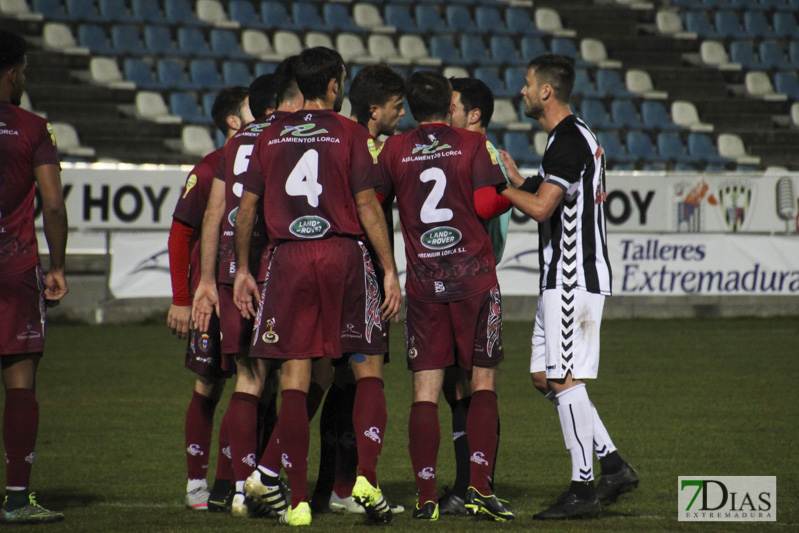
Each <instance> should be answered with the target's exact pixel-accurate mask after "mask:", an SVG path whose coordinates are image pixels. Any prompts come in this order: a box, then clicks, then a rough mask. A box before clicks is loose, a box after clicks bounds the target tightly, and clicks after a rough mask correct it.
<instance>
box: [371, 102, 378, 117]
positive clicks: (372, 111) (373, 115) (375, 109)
mask: <svg viewBox="0 0 799 533" xmlns="http://www.w3.org/2000/svg"><path fill="white" fill-rule="evenodd" d="M377 109H378V107H377V106H376V105H370V106H369V118H371V119H372V120H377Z"/></svg>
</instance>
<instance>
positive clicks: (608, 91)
mask: <svg viewBox="0 0 799 533" xmlns="http://www.w3.org/2000/svg"><path fill="white" fill-rule="evenodd" d="M596 89H597V92H598V93H599V94H601V95H604V96H607V97H612V98H638V95H637V94H635V93H631V92H630V91H628V90H627V86H626V85H625V84H624V82H623V81H622V79H621V75H620V74H619V71H617V70H613V69H609V68H600V69H597V71H596Z"/></svg>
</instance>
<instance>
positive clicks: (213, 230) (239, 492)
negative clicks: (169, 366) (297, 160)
mask: <svg viewBox="0 0 799 533" xmlns="http://www.w3.org/2000/svg"><path fill="white" fill-rule="evenodd" d="M294 62H295V60H294V59H292V58H289V59H287V60H285V61H283V62H282V63H281V64H280V65H279V66H278V68H277V69H276V71H275V74H274V75H273V83H274V85H273V86H274V92H275V100H276V101H275V102H274V104H273V106H272V107H273V108H272V109H270V110H269V112H268V113H267V112H266V111H267V110H266V109H264V108H261V109H257V110H256V111H257V112H259V116H258V119H257V120H256V121H254V122H252V123H251V124H249V125H247V126H246V127H245V128H243V129H242V130H241V131H239V132H238V133H237V134H236V135H234V136H233V138H232V139H231V140H230V142H229V143H228V144H227V145H226V146H225V149H224V151H223V154H222V157H221V160H220V164H219V167H218V170H217V172H216V174H215V178H216V179H214V180H213V184H212V186H211V193H210V199H209V201H208V208H207V210H206V213H205V217H204V221H203V241H202V261H201V263H202V265H201V270H202V274H201V278H202V279H201V281H200V286H199V287H198V290H197V293H196V297H195V309H196V311H195V315H196V316H197V318H198V320H199V322H200V325H199V326H198V327H199V328H200V329H201V330H202V329H204V328H206V327H207V324H210V317H211V316H213V312H214V304H218V306H219V309H218V316H219V318H220V321H221V329H222V335H223V338H222V351H223V353H229V354H231V355H235V360H236V367H237V379H236V391H235V392H234V393H233V396H232V397H231V400H230V405H229V406H228V409H227V411H226V413H225V418H224V419H223V422H222V424H223V427H224V428H225V429H226V430H227V433H228V443H229V450H228V452H229V453H230V456H231V462H232V467H233V477H234V479H233V482H234V487H233V491H234V495H233V497H232V502H231V512H232V514H233V515H234V516H237V517H247V516H254V515H257V514H259V513H260V512H261V511H262V509H260V508H259V506H255V505H252V504H253V503H254V502H248V501H246V499H245V496H244V481H245V480H246V478H247V476H249V475H250V473H251V472H252V470H253V468H255V466H256V464H257V463H256V462H257V455H256V454H257V449H258V437H259V435H258V432H257V428H258V422H259V419H260V418H261V417H260V416H259V409H260V410H261V411H262V413H261V414H263V411H264V410H265V406H264V403H267V402H268V401H269V399H271V396H272V391H271V387H268V385H269V384H270V383H271V381H270V380H268V379H267V377H268V375H269V373H270V366H269V365H268V364H267V362H266V361H264V360H260V359H251V358H249V357H248V352H249V342H250V338H251V336H252V320H249V319H245V318H243V317H242V315H241V314H240V313H239V311H238V309H237V308H236V307H235V305H234V302H233V280H234V277H235V274H236V270H237V264H236V257H235V252H234V249H233V230H234V226H235V222H236V220H237V212H238V202H239V197H240V196H241V193H242V188H241V187H242V185H241V181H242V177H241V176H242V174H243V173H244V172H245V171H246V169H247V166H248V164H249V160H250V155H251V154H252V151H253V145H254V144H255V141H256V139H257V138H258V136H259V135H260V134H261V133H263V132H264V131H265V130H266V129H267V128H269V127H270V126H271V124H272V123H273V122H275V121H276V120H277V119H278V118H279V117H281V116H284V115H287V114H289V113H291V112H292V111H295V110H297V109H299V108H300V107H301V106H302V102H303V98H302V94H300V92H299V89H298V88H297V85H296V82H295V81H294V73H293V64H294ZM253 92H254V91H253ZM251 97H252V98H255V99H258V96H257V95H255V94H252V95H251ZM275 106H276V107H277V109H274V107H275ZM257 219H258V222H257V225H256V226H255V227H254V229H253V241H252V242H253V253H252V255H251V256H250V258H251V261H250V264H249V268H248V271H251V272H254V273H255V279H256V281H257V282H259V283H260V282H263V279H264V276H265V274H266V268H265V265H267V264H268V259H269V251H268V248H267V236H266V227H265V226H264V222H263V220H264V218H263V214H262V212H261V211H260V210H259V213H258V215H257ZM217 251H218V252H219V253H218V257H217ZM217 259H218V267H217ZM217 282H218V285H219V290H218V292H217ZM206 321H207V322H206ZM322 393H324V389H322ZM262 397H265V398H264V399H265V402H261V401H260V400H261V399H262ZM320 401H321V400H320ZM271 428H272V424H271V423H266V424H264V426H262V429H263V432H264V433H266V435H265V436H266V437H268V435H269V433H270V432H271ZM215 489H216V487H215ZM216 492H217V491H216V490H215V491H214V493H215V494H214V495H213V498H212V506H215V505H216V504H215V503H214V502H215V501H216V500H215V498H216V497H217V495H216ZM219 495H220V496H223V497H224V494H222V493H221V490H220V494H219Z"/></svg>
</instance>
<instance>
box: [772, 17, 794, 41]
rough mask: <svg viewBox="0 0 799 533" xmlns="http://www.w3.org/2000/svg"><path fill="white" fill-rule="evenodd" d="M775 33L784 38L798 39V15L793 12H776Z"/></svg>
mask: <svg viewBox="0 0 799 533" xmlns="http://www.w3.org/2000/svg"><path fill="white" fill-rule="evenodd" d="M774 33H775V34H776V35H777V36H778V37H781V38H783V39H791V38H792V39H794V40H795V39H796V37H797V35H799V27H797V24H796V16H794V14H793V13H791V12H787V13H784V12H777V13H774Z"/></svg>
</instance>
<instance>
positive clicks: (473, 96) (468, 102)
mask: <svg viewBox="0 0 799 533" xmlns="http://www.w3.org/2000/svg"><path fill="white" fill-rule="evenodd" d="M449 83H450V84H451V85H452V90H453V91H457V92H459V93H461V103H462V104H463V110H464V111H466V112H467V113H468V112H469V111H471V110H472V109H479V110H480V126H482V127H484V128H487V127H488V124H489V123H490V122H491V117H492V116H494V93H492V92H491V89H490V88H489V87H488V85H486V84H485V83H483V81H482V80H478V79H477V78H450V79H449Z"/></svg>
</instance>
